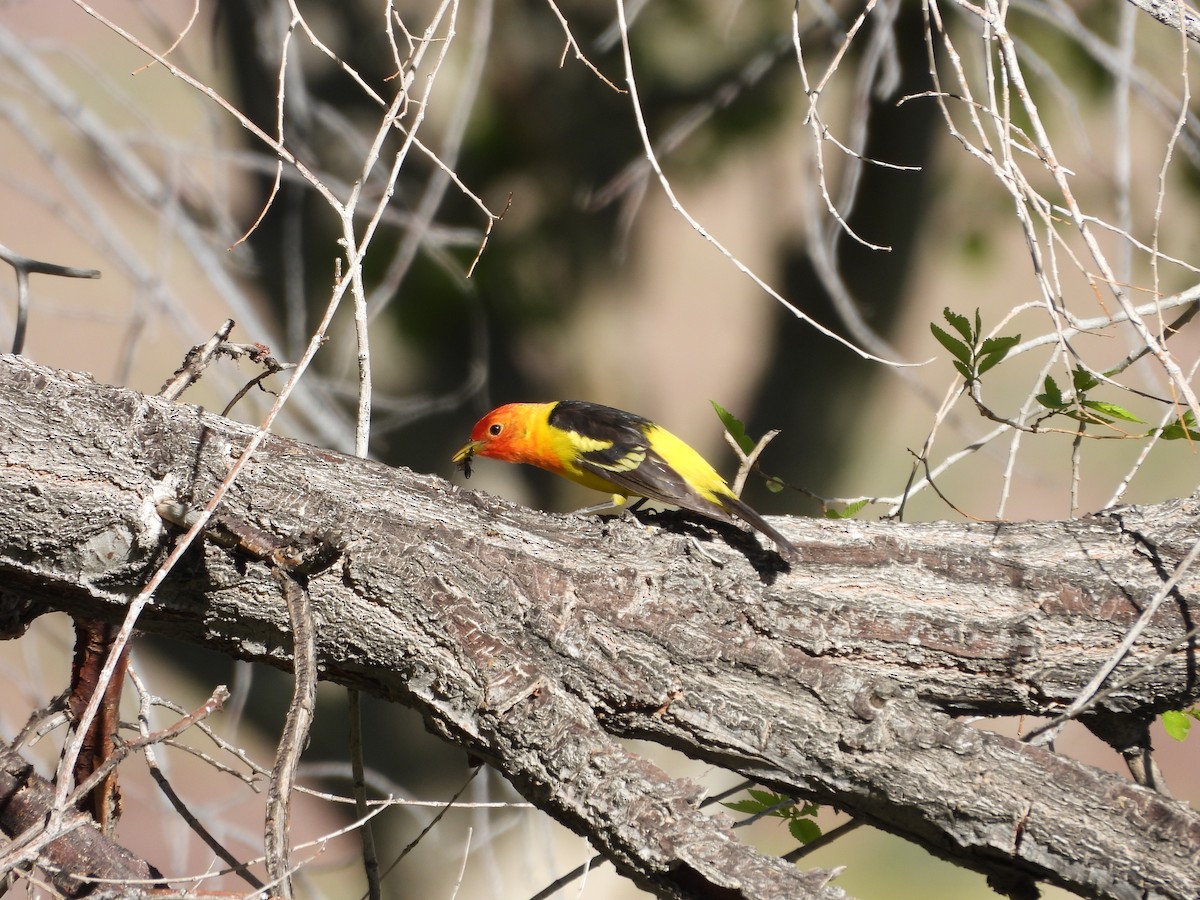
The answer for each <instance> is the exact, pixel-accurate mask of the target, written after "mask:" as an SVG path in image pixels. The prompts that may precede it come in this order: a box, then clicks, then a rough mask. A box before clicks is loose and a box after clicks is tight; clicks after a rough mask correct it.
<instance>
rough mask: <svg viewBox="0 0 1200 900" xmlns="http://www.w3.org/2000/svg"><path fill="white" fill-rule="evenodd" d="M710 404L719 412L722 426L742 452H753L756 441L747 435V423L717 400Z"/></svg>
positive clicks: (711, 401) (710, 401)
mask: <svg viewBox="0 0 1200 900" xmlns="http://www.w3.org/2000/svg"><path fill="white" fill-rule="evenodd" d="M708 402H709V403H711V404H712V407H713V409H715V410H716V411H717V417H718V418H719V419H720V420H721V424H722V425H724V426H725V430H726V431H728V432H729V434H730V436H732V437H733V439H734V440H735V441H737V445H738V446H739V447H741V448H742V452H743V453H749V452H750V451H751V450H753V449H754V441H753V440H751V438H750V436H749V435H748V434H746V423H745V422H743V421H742V420H741V419H739V418H738V417H737V416H735V415H734V414H733V413H731V412H730V411H729V410H727V409H725V407H723V406H721V405H720V404H719V403H717V401H716V400H709V401H708Z"/></svg>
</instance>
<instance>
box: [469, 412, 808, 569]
mask: <svg viewBox="0 0 1200 900" xmlns="http://www.w3.org/2000/svg"><path fill="white" fill-rule="evenodd" d="M476 454H478V455H479V456H486V457H490V458H492V459H500V460H504V461H505V462H514V463H527V464H528V465H532V466H537V467H539V468H541V469H546V470H547V471H550V472H554V473H555V474H557V475H561V476H563V477H564V478H569V479H570V480H571V481H574V482H576V483H577V484H581V485H583V486H584V487H587V488H591V489H592V490H596V491H602V492H604V493H607V494H612V495H613V499H614V503H620V502H623V501H625V500H627V499H628V498H629V497H646V498H648V499H650V500H657V501H659V502H662V503H668V504H671V505H672V506H679V507H682V508H683V509H687V510H691V511H692V512H695V513H699V514H701V515H704V516H708V517H710V518H713V519H717V520H719V521H722V522H733V521H734V518H733V517H734V515H736V516H737V517H738V518H741V519H743V520H744V521H746V522H747V523H748V524H750V525H752V526H754V527H755V528H757V529H758V530H759V531H761V532H763V533H764V534H766V535H767V536H768V537H770V538H771V539H772V540H773V541H775V543H776V544H777V545H778V546H779V548H780V549H781V550H783V551H784V552H785V553H786V554H787V555H789V556H792V557H795V556H796V555H797V551H796V548H795V547H793V546H792V544H791V543H790V542H789V541H788V540H787V539H786V538H784V537H783V535H781V534H780V533H779V532H778V531H777V530H776V529H775V528H773V527H772V526H771V525H769V524H767V522H766V521H765V520H764V519H763V518H762V516H760V515H759V514H758V513H756V512H755V511H754V510H752V509H751V508H750V507H748V506H747V505H746V504H745V503H743V502H742V501H741V500H740V499H739V498H738V496H737V495H736V494H735V493H734V492H733V490H732V489H731V488H730V487H729V485H728V484H726V482H725V479H724V478H722V477H721V476H720V475H719V474H718V473H717V471H716V469H714V468H713V467H712V466H711V465H709V463H708V461H707V460H706V459H705V458H704V457H703V456H701V455H700V454H699V453H697V452H696V451H695V450H693V449H692V448H691V447H689V446H688V445H687V444H686V443H684V442H683V441H682V440H680V439H679V438H677V437H676V436H675V435H673V434H672V433H671V432H669V431H667V430H666V429H665V428H663V427H662V426H661V425H656V424H654V423H653V422H651V421H650V420H649V419H645V418H643V417H641V416H638V415H634V414H633V413H628V412H624V411H623V410H619V409H613V408H612V407H609V406H601V405H599V404H596V403H585V402H583V401H579V400H560V401H557V402H553V403H509V404H507V405H506V406H501V407H498V408H497V409H494V410H492V411H491V412H490V413H488V414H487V415H486V416H484V417H483V418H482V419H480V420H479V421H478V422H477V423H476V424H475V427H474V429H472V431H471V440H470V441H469V442H468V443H467V444H466V445H465V446H464V447H463V448H462V449H461V450H459V451H458V453H456V454H455V455H454V461H455V462H456V463H458V464H459V465H460V466H462V468H463V470H464V471H465V472H466V473H467V474H468V476H469V475H470V463H471V458H472V457H473V456H475V455H476Z"/></svg>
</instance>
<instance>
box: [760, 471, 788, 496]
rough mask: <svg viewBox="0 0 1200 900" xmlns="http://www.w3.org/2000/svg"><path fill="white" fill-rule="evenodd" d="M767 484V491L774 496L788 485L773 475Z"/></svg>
mask: <svg viewBox="0 0 1200 900" xmlns="http://www.w3.org/2000/svg"><path fill="white" fill-rule="evenodd" d="M765 483H766V485H767V490H768V491H770V492H771V493H772V494H778V493H779V492H780V491H782V490H783V489H784V488H785V487H787V485H786V484H784V483H783V479H782V478H778V477H776V476H774V475H772V476H771V477H770V478H768V479H767V480H766V482H765Z"/></svg>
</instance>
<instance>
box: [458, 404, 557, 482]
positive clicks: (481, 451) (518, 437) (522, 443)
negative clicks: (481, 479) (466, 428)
mask: <svg viewBox="0 0 1200 900" xmlns="http://www.w3.org/2000/svg"><path fill="white" fill-rule="evenodd" d="M545 405H546V404H541V403H508V404H505V405H504V406H498V407H496V408H495V409H493V410H492V411H491V412H490V413H488V414H487V415H486V416H484V417H483V418H482V419H480V420H479V421H478V422H476V423H475V427H474V428H472V429H471V440H470V441H469V442H468V443H467V444H466V446H464V447H463V448H462V449H461V450H459V451H458V452H457V453H455V454H454V462H456V463H458V465H459V467H460V468H461V469H462V470H463V472H464V473H470V471H471V457H472V456H475V455H477V454H478V455H479V456H487V457H490V458H491V459H499V460H503V461H505V462H534V460H533V459H532V456H531V455H532V454H535V453H536V442H531V440H530V432H531V424H532V422H533V418H534V416H535V415H536V414H537V412H538V410H539V409H541V408H542V407H543V406H545ZM535 465H536V463H535ZM468 477H469V475H468Z"/></svg>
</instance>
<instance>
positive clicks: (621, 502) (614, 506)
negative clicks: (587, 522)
mask: <svg viewBox="0 0 1200 900" xmlns="http://www.w3.org/2000/svg"><path fill="white" fill-rule="evenodd" d="M628 501H629V498H628V497H626V496H625V495H624V494H613V495H612V499H610V500H609V502H608V503H597V504H596V505H595V506H585V507H584V508H583V509H577V510H575V513H574V515H577V516H590V515H591V514H592V513H598V512H605V511H606V510H610V509H611V510H616V511H617V512H619V513H621V515H624V514H625V513H631V512H635V511H636V510H637V509H638V507H640V506H641V505H642V504H643V503H645V502H646V498H645V497H638V498H637V500H635V501H634V502H633V504H632V505H630V506H626V505H625V504H626V503H627V502H628Z"/></svg>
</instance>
